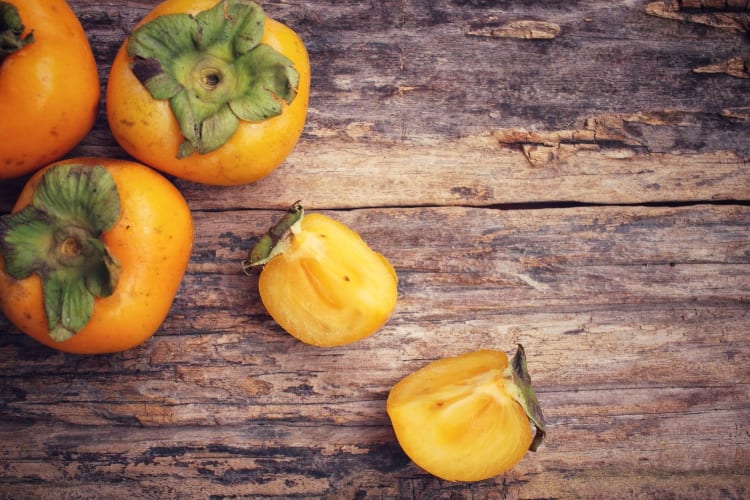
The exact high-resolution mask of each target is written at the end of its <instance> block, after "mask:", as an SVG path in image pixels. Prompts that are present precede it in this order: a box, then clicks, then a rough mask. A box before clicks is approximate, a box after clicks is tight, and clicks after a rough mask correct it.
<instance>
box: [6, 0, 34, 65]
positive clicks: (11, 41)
mask: <svg viewBox="0 0 750 500" xmlns="http://www.w3.org/2000/svg"><path fill="white" fill-rule="evenodd" d="M24 29H25V26H24V25H23V22H22V21H21V16H20V15H19V14H18V9H16V7H15V5H13V4H10V3H8V2H0V62H2V61H3V60H4V59H5V58H6V57H7V56H9V55H10V54H12V53H14V52H16V51H17V50H20V49H22V48H23V47H24V46H25V45H27V44H29V43H31V42H33V41H34V34H33V33H29V34H27V35H26V36H23V30H24Z"/></svg>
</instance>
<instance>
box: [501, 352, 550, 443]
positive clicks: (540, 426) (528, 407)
mask: <svg viewBox="0 0 750 500" xmlns="http://www.w3.org/2000/svg"><path fill="white" fill-rule="evenodd" d="M510 374H511V378H512V380H513V382H514V383H515V384H516V386H517V387H518V391H519V398H518V400H517V401H518V403H519V404H520V405H521V407H523V410H524V412H526V416H528V417H529V420H531V422H532V423H533V424H534V427H536V433H535V434H534V439H533V440H532V441H531V445H530V446H529V451H536V450H537V448H538V447H539V445H540V444H542V441H544V438H545V436H546V435H547V430H546V429H545V426H544V414H543V413H542V407H541V406H540V405H539V400H538V399H537V397H536V394H535V393H534V389H533V388H532V387H531V376H530V375H529V370H528V368H527V366H526V351H525V350H524V348H523V346H522V345H521V344H518V349H517V351H516V355H515V356H513V359H512V360H511V362H510Z"/></svg>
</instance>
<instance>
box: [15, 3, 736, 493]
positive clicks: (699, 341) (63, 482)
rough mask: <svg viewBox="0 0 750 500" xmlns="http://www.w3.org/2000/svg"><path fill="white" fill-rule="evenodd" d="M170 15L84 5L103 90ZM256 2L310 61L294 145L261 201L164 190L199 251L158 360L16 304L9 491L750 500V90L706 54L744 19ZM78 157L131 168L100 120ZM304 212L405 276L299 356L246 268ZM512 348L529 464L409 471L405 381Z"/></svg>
mask: <svg viewBox="0 0 750 500" xmlns="http://www.w3.org/2000/svg"><path fill="white" fill-rule="evenodd" d="M156 3H157V2H156V1H127V2H115V1H105V2H93V1H90V0H71V1H70V4H71V6H72V7H73V8H74V10H75V11H76V13H78V14H79V16H80V18H81V19H82V22H83V24H84V26H85V27H86V29H87V32H88V33H89V36H90V39H91V41H92V45H93V47H94V51H95V54H96V57H97V61H98V63H99V67H100V69H101V74H102V83H103V85H104V84H105V83H106V74H107V71H108V68H109V64H110V61H111V59H112V57H113V56H114V53H115V51H116V50H117V48H118V46H119V44H120V43H121V42H122V40H123V39H124V38H125V36H126V34H127V32H128V31H129V29H130V28H132V26H133V25H134V24H135V23H136V22H137V20H138V19H140V17H141V16H143V15H144V14H145V13H146V12H147V11H148V10H149V8H150V7H151V6H153V5H155V4H156ZM263 5H264V7H265V8H266V10H267V11H268V12H269V14H270V15H272V16H273V17H275V18H277V19H280V20H282V21H285V22H287V23H288V24H289V25H291V26H292V27H293V28H295V29H296V30H297V31H298V32H299V33H300V34H301V35H302V37H303V39H304V40H305V43H306V44H307V46H308V49H309V51H310V56H311V61H312V67H313V85H312V94H311V107H310V113H309V119H308V124H307V126H306V128H305V131H304V134H303V138H302V140H301V141H300V143H299V144H298V146H297V148H296V149H295V151H294V152H293V153H292V155H291V156H290V157H289V159H288V160H287V161H286V162H285V163H284V165H282V167H281V168H279V169H278V170H277V171H276V172H274V173H273V174H272V175H270V176H269V177H268V178H266V179H264V180H262V181H260V182H259V183H257V184H254V185H248V186H238V187H230V188H216V187H209V186H201V185H196V184H191V183H188V182H185V181H180V180H174V182H175V184H176V185H177V186H178V187H179V188H180V189H181V190H182V192H183V193H184V194H185V197H186V198H187V200H188V202H189V204H190V206H191V208H192V210H193V217H194V220H195V227H196V241H195V245H194V249H193V255H192V259H191V262H190V265H189V268H188V272H187V274H186V276H185V279H184V281H183V284H182V287H181V289H180V291H179V293H178V295H177V297H176V299H175V303H174V305H173V307H172V310H171V312H170V315H169V317H168V318H167V320H166V321H165V323H164V325H163V326H162V328H161V329H160V330H159V331H158V332H157V334H156V335H155V336H154V337H153V338H152V339H151V340H150V341H148V342H147V343H145V344H144V345H142V346H139V347H138V348H135V349H132V350H130V351H127V352H124V353H119V354H116V355H110V356H94V357H81V356H72V355H66V354H62V353H58V352H55V351H52V350H49V349H46V348H44V347H41V346H39V345H37V344H35V343H34V342H33V341H32V340H30V339H28V338H27V337H25V336H24V335H21V334H20V333H19V332H18V331H17V330H16V329H15V328H14V327H13V326H11V325H10V324H8V322H7V321H6V320H5V319H4V318H2V317H0V333H2V335H0V440H2V442H3V445H2V446H0V498H53V497H54V498H257V497H264V496H268V497H283V498H289V497H304V498H311V497H312V498H425V499H427V498H429V499H432V498H439V499H440V498H445V499H448V498H467V499H472V498H476V499H480V498H497V499H500V498H615V497H616V498H622V497H627V498H632V497H639V498H745V497H747V496H748V495H750V479H748V478H750V406H749V405H748V401H750V345H749V344H748V340H747V333H748V327H749V326H750V163H749V162H750V141H748V140H747V139H748V136H749V135H750V79H747V78H742V77H741V75H740V76H739V77H738V76H737V75H734V76H733V75H732V74H731V72H730V71H719V70H720V69H721V68H728V67H729V66H728V65H727V66H716V65H721V64H724V62H725V61H730V60H733V58H738V57H739V58H742V57H744V55H745V54H747V53H748V52H749V49H748V38H747V35H746V33H745V32H744V31H743V28H742V26H743V24H742V22H743V21H742V19H743V17H742V16H744V15H745V12H746V11H747V6H746V5H741V2H740V3H738V2H729V1H727V2H724V4H723V6H719V5H718V4H716V5H714V4H713V3H711V2H707V1H705V0H704V1H703V2H696V5H693V4H690V3H689V2H685V1H683V2H676V3H673V2H648V1H626V2H619V3H614V4H613V3H611V2H599V1H593V0H591V1H581V2H548V1H542V0H535V1H529V2H509V1H502V0H497V1H491V0H453V1H450V0H432V1H428V0H408V1H395V0H386V1H384V2H355V1H349V0H345V1H323V0H320V1H315V0H306V1H295V2H282V1H268V2H263ZM730 20H734V21H731V22H730ZM696 68H699V69H700V68H704V69H703V70H700V71H696ZM705 68H709V69H710V68H713V69H716V71H713V70H711V71H709V70H706V69H705ZM73 155H100V156H113V157H125V153H124V152H123V151H122V150H121V149H120V148H119V147H118V146H117V144H116V143H115V142H114V140H113V138H112V136H111V133H110V132H109V130H108V128H107V124H106V120H105V118H104V115H103V112H102V113H100V116H99V119H98V121H97V124H96V126H95V128H94V130H93V131H92V132H91V133H90V134H89V136H88V137H87V138H86V139H85V140H84V141H83V142H82V143H81V145H79V146H78V147H77V148H76V150H74V151H73V152H72V153H71V156H73ZM22 182H23V179H20V180H16V181H11V182H6V183H0V213H2V212H7V211H8V210H10V207H11V204H12V202H13V200H14V199H15V196H16V195H17V193H18V190H19V189H20V186H21V185H22ZM296 199H303V200H304V201H305V203H306V205H307V208H308V209H309V210H314V211H323V212H324V213H327V214H328V215H331V216H333V217H335V218H337V219H339V220H341V221H343V222H345V223H346V224H348V225H349V226H350V227H352V228H353V229H355V230H357V231H358V232H359V233H360V234H361V235H362V236H363V238H364V239H365V240H366V241H367V242H369V243H370V244H371V246H372V247H373V248H375V249H376V250H378V251H380V252H382V253H383V254H385V255H386V256H387V257H388V258H389V259H390V260H391V262H392V263H393V265H394V266H395V268H396V270H397V272H398V275H399V303H398V306H397V309H396V312H395V314H394V316H393V317H392V318H391V320H390V321H389V322H388V324H387V325H386V326H385V327H384V328H383V329H382V330H381V331H379V332H378V333H376V334H375V335H373V336H372V337H370V338H368V339H365V340H363V341H361V342H358V343H355V344H352V345H349V346H343V347H340V348H335V349H319V348H313V347H310V346H306V345H304V344H301V343H299V342H297V341H296V340H295V339H293V338H292V337H290V336H289V335H287V334H285V333H284V332H283V331H282V330H281V329H280V328H279V327H278V326H276V325H275V324H274V323H273V321H272V320H271V319H270V317H269V316H268V315H267V314H266V313H265V311H264V309H263V306H262V304H261V303H260V301H259V297H258V292H257V278H254V277H247V276H245V275H244V274H243V273H242V271H241V269H240V261H241V260H242V259H243V258H244V257H245V254H246V252H247V250H248V249H249V247H250V244H251V238H252V237H253V236H255V235H257V234H259V233H261V232H262V231H264V230H265V229H266V228H267V227H268V225H269V223H270V222H271V220H272V219H274V218H275V217H277V216H278V215H279V211H278V210H279V209H281V208H283V207H286V206H287V205H289V204H290V203H291V202H293V201H294V200H296ZM517 343H521V344H523V345H524V347H525V348H526V351H527V354H528V356H529V370H530V372H531V375H532V378H533V382H534V385H535V387H536V388H537V392H538V395H539V399H540V402H541V404H542V406H543V408H544V410H545V416H546V419H547V422H548V436H549V437H548V440H547V441H546V442H545V443H544V444H543V445H542V446H541V448H540V449H539V451H538V452H537V453H530V454H528V455H527V456H526V457H525V458H524V459H523V461H522V462H521V463H520V464H519V465H518V466H516V467H515V468H513V469H512V470H511V471H509V472H508V473H506V474H504V475H502V476H499V477H497V478H494V479H491V480H487V481H482V482H479V483H473V484H468V483H449V482H445V481H441V480H438V479H436V478H433V477H431V476H429V475H428V474H426V473H424V472H423V471H421V470H420V469H418V468H417V467H416V466H415V465H413V464H412V463H411V462H410V461H409V459H408V458H407V457H406V456H405V455H404V454H403V452H402V451H401V450H400V448H399V447H398V444H397V442H396V441H395V438H394V436H393V433H392V431H391V429H390V425H389V422H388V418H387V415H386V413H385V399H386V397H387V394H388V391H389V389H390V387H391V386H392V385H393V384H394V383H395V382H396V381H398V380H399V379H400V378H402V377H403V376H405V375H406V374H408V373H409V372H411V371H412V370H415V369H417V368H419V367H421V366H423V365H424V364H426V363H427V362H428V361H430V360H433V359H436V358H439V357H443V356H449V355H454V354H459V353H462V352H466V351H469V350H474V349H479V348H495V349H500V350H504V351H506V352H508V353H511V352H512V351H514V349H515V345H516V344H517Z"/></svg>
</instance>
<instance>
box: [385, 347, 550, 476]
mask: <svg viewBox="0 0 750 500" xmlns="http://www.w3.org/2000/svg"><path fill="white" fill-rule="evenodd" d="M387 411H388V416H389V417H390V419H391V423H392V425H393V430H394V432H395V434H396V439H397V440H398V442H399V444H400V445H401V448H402V449H403V450H404V452H405V453H406V454H407V455H408V456H409V458H410V459H411V460H412V461H413V462H414V463H415V464H416V465H418V466H419V467H421V468H422V469H424V470H425V471H427V472H429V473H430V474H432V475H434V476H437V477H439V478H442V479H446V480H449V481H481V480H483V479H488V478H491V477H494V476H497V475H499V474H501V473H503V472H505V471H507V470H508V469H510V468H511V467H513V466H514V465H516V464H517V463H518V462H520V461H521V459H522V458H523V457H524V455H525V454H526V452H527V451H529V450H531V451H536V449H537V447H538V446H539V444H540V443H541V441H542V440H543V439H544V435H545V430H544V417H543V415H542V410H541V408H540V406H539V403H538V401H537V398H536V396H535V394H534V391H533V389H532V388H531V379H530V377H529V375H528V370H527V367H526V357H525V353H524V350H523V347H522V346H520V345H519V346H518V351H517V352H516V355H515V357H514V358H513V360H512V362H511V363H510V364H508V356H507V355H506V354H505V353H504V352H500V351H493V350H481V351H475V352H470V353H467V354H462V355H459V356H455V357H450V358H444V359H440V360H437V361H433V362H432V363H430V364H428V365H427V366H425V367H423V368H421V369H419V370H417V371H415V372H413V373H411V374H410V375H408V376H406V377H405V378H404V379H402V380H401V381H400V382H398V383H397V384H396V385H395V386H394V387H393V388H392V389H391V392H390V394H389V395H388V401H387ZM532 424H533V425H534V426H535V427H536V432H535V433H532V429H531V427H532Z"/></svg>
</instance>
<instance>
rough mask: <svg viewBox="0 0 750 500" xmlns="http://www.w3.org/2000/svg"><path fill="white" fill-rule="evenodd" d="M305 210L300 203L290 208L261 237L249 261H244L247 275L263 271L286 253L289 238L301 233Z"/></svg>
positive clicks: (249, 254) (244, 269) (243, 264)
mask: <svg viewBox="0 0 750 500" xmlns="http://www.w3.org/2000/svg"><path fill="white" fill-rule="evenodd" d="M304 217H305V209H304V208H302V205H301V203H300V202H299V201H297V202H295V203H294V204H293V205H292V206H291V207H289V208H288V209H287V211H286V213H285V214H284V216H283V217H282V218H281V219H280V220H279V221H278V222H277V223H276V224H274V225H273V226H272V227H271V228H270V229H269V230H268V231H266V233H265V234H263V236H261V237H260V238H259V239H258V240H257V241H256V242H255V244H254V245H253V247H252V248H251V249H250V252H249V253H248V255H247V259H246V260H243V261H242V270H243V271H244V272H245V274H247V275H250V274H252V272H253V270H256V269H261V268H262V267H263V266H264V265H266V264H267V263H268V261H270V260H271V259H273V258H274V257H275V256H276V255H278V254H279V253H281V252H283V251H284V248H285V245H286V242H287V240H288V239H289V237H290V236H291V235H292V234H294V233H295V232H296V231H299V228H300V224H302V219H303V218H304Z"/></svg>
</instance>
